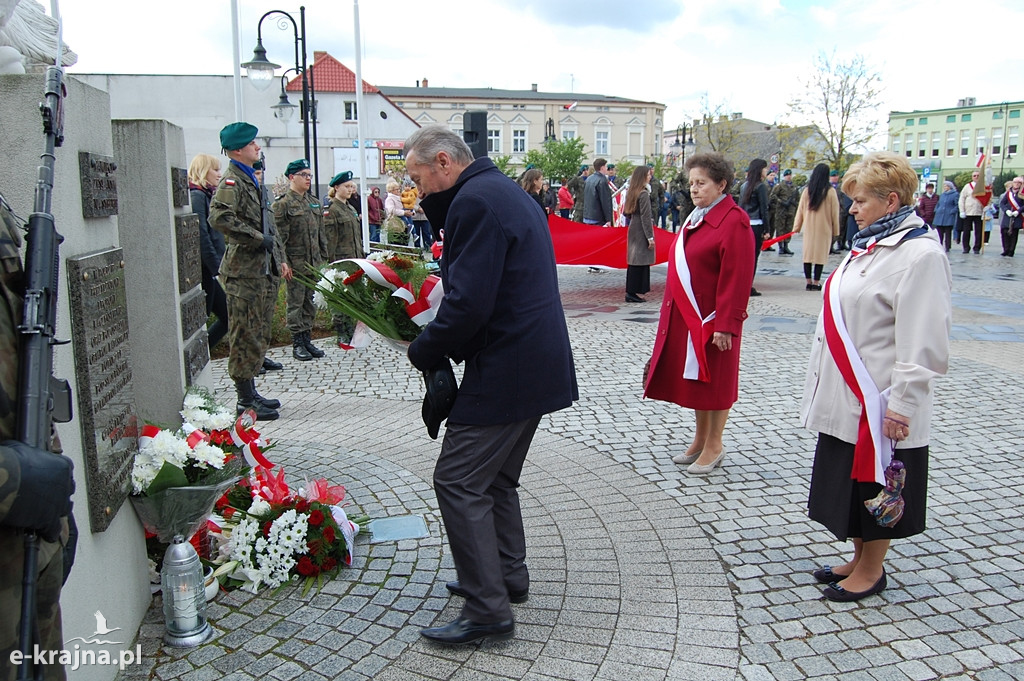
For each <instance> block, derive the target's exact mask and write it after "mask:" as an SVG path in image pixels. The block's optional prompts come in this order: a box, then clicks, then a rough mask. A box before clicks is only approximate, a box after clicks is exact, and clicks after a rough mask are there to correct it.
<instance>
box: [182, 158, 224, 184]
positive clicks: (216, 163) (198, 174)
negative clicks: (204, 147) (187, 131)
mask: <svg viewBox="0 0 1024 681" xmlns="http://www.w3.org/2000/svg"><path fill="white" fill-rule="evenodd" d="M211 170H220V159H218V158H217V157H216V156H210V155H209V154H196V157H195V158H194V159H192V162H191V163H189V164H188V181H189V182H191V183H192V184H194V185H196V186H199V187H205V186H206V176H207V175H208V174H209V173H210V171H211Z"/></svg>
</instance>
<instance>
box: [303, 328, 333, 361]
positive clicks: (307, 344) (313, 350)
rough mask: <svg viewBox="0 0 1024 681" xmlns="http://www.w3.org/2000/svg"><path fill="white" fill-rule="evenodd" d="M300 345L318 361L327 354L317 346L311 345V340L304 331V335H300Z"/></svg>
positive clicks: (308, 334) (307, 332)
mask: <svg viewBox="0 0 1024 681" xmlns="http://www.w3.org/2000/svg"><path fill="white" fill-rule="evenodd" d="M302 345H303V347H304V348H306V352H308V353H309V354H310V355H312V356H313V357H316V358H317V359H320V358H321V357H324V356H325V355H326V354H327V353H326V352H324V351H323V350H321V349H320V348H318V347H317V346H315V345H313V339H312V338H310V333H309V331H306V332H305V333H303V334H302Z"/></svg>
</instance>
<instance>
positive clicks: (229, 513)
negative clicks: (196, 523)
mask: <svg viewBox="0 0 1024 681" xmlns="http://www.w3.org/2000/svg"><path fill="white" fill-rule="evenodd" d="M220 514H221V515H222V516H224V520H231V516H233V515H235V509H233V508H231V507H230V506H225V507H224V508H222V509H221V511H220Z"/></svg>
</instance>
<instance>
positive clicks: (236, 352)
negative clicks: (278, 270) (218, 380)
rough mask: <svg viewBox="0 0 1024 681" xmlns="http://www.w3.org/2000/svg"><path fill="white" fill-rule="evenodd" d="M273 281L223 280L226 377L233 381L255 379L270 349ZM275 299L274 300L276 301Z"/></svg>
mask: <svg viewBox="0 0 1024 681" xmlns="http://www.w3.org/2000/svg"><path fill="white" fill-rule="evenodd" d="M272 281H273V278H272V277H256V278H253V279H242V278H230V279H228V278H225V280H224V293H225V294H226V295H227V298H228V343H229V344H230V346H231V351H230V353H229V354H228V375H229V376H231V379H232V380H235V381H247V380H249V379H250V378H254V377H255V376H256V374H258V373H259V371H260V367H262V366H263V358H264V357H266V354H267V348H269V347H270V317H268V310H270V311H271V313H270V314H271V315H272V314H273V312H272V311H273V304H272V303H269V302H268V298H271V285H272ZM275 299H276V298H275Z"/></svg>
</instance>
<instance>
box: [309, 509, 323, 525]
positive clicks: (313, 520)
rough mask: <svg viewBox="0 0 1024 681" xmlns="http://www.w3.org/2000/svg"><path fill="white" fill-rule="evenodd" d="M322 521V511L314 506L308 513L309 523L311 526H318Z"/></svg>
mask: <svg viewBox="0 0 1024 681" xmlns="http://www.w3.org/2000/svg"><path fill="white" fill-rule="evenodd" d="M323 522H324V512H323V511H321V510H320V509H319V508H314V509H313V512H312V513H310V514H309V524H310V525H312V526H313V527H320V525H321V524H323Z"/></svg>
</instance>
